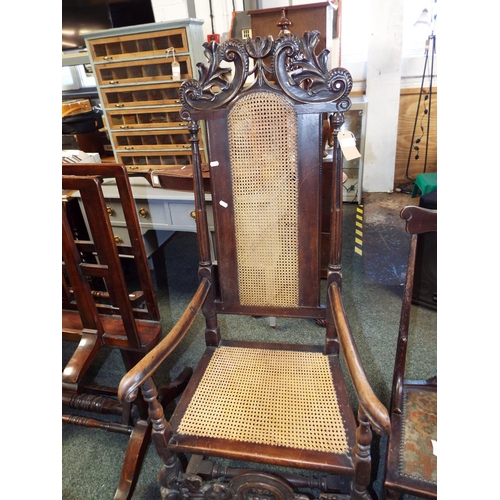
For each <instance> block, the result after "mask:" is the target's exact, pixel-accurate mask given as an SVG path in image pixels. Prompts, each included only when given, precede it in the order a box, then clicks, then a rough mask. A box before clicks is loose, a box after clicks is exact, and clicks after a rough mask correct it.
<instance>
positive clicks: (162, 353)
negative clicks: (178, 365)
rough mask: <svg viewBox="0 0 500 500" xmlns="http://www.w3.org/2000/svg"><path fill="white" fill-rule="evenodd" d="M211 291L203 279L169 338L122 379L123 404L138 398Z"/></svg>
mask: <svg viewBox="0 0 500 500" xmlns="http://www.w3.org/2000/svg"><path fill="white" fill-rule="evenodd" d="M209 290H210V281H209V280H208V279H207V278H203V279H202V280H201V281H200V284H199V285H198V289H197V290H196V293H195V294H194V295H193V298H192V299H191V301H190V302H189V304H188V305H187V307H186V309H185V310H184V312H183V313H182V316H181V317H180V318H179V321H177V323H176V324H175V325H174V327H173V328H172V329H171V330H170V332H169V333H168V334H167V336H166V337H165V338H164V339H163V340H162V341H161V342H160V343H159V344H158V345H157V346H156V347H155V348H154V349H152V350H151V351H150V352H148V354H146V355H145V356H144V358H142V359H141V360H140V361H139V362H138V363H137V364H136V365H135V366H134V367H133V368H132V369H131V370H129V371H128V372H127V373H126V374H125V376H124V377H123V378H122V379H121V381H120V386H119V387H118V397H119V399H120V401H121V402H122V403H125V402H130V401H133V400H134V399H135V398H136V396H137V391H138V389H139V387H140V386H141V385H142V384H143V383H144V382H145V381H146V380H147V379H148V378H149V377H151V376H152V375H153V373H154V372H155V370H156V369H157V368H158V367H159V366H160V365H161V363H163V361H165V359H166V358H167V356H168V355H169V354H170V353H171V352H172V351H173V350H174V349H175V348H176V347H177V345H178V344H179V342H180V341H181V340H182V338H183V337H184V335H185V334H186V332H187V331H188V330H189V328H190V327H191V325H192V324H193V321H194V319H195V318H196V315H197V314H198V312H199V311H200V309H201V306H202V305H203V303H204V301H205V298H206V297H207V294H208V291H209Z"/></svg>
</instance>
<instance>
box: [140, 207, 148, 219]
mask: <svg viewBox="0 0 500 500" xmlns="http://www.w3.org/2000/svg"><path fill="white" fill-rule="evenodd" d="M139 215H140V216H141V217H144V218H146V217H149V212H148V211H147V210H146V209H145V208H141V209H140V210H139Z"/></svg>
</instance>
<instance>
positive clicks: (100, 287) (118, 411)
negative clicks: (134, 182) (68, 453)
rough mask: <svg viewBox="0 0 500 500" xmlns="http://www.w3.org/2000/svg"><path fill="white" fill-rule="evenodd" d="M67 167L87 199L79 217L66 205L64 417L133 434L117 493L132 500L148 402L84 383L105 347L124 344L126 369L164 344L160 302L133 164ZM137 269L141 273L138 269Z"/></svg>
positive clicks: (65, 182) (67, 180) (66, 185)
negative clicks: (117, 213)
mask: <svg viewBox="0 0 500 500" xmlns="http://www.w3.org/2000/svg"><path fill="white" fill-rule="evenodd" d="M62 172H63V176H62V187H63V189H64V190H67V191H66V192H73V193H78V198H77V197H73V199H72V203H73V204H74V203H75V202H78V200H80V202H81V203H79V206H80V207H81V211H80V217H78V218H77V217H76V216H75V212H77V210H76V207H74V206H73V207H72V209H71V210H70V215H71V216H70V217H68V210H67V206H66V205H67V202H66V201H63V210H62V229H63V231H62V255H63V303H62V305H63V309H62V333H63V339H65V340H70V341H73V342H76V343H77V346H76V349H75V351H74V353H73V355H72V356H71V358H70V359H69V361H68V362H67V364H66V366H65V368H64V370H63V376H62V379H63V380H62V387H63V395H62V401H63V406H65V407H67V408H71V414H63V422H65V423H69V424H73V425H81V426H85V427H91V428H98V429H104V430H107V431H112V432H118V433H122V434H125V435H127V436H129V440H128V445H127V450H126V452H125V457H124V459H123V467H122V473H121V476H120V478H119V479H118V478H117V483H118V486H117V490H116V494H115V499H116V500H118V499H120V500H125V499H130V498H131V496H132V493H133V490H134V487H135V484H136V481H137V478H138V475H139V471H140V468H141V465H142V461H143V458H144V455H145V453H146V450H147V447H148V444H149V442H150V436H151V430H152V426H151V423H150V421H149V418H148V414H147V406H146V405H145V403H144V401H143V399H142V398H139V399H137V400H136V402H135V403H134V404H133V405H132V404H131V403H120V402H119V401H118V399H117V388H116V387H114V388H113V387H111V388H107V387H100V386H95V385H90V384H89V382H88V381H87V382H86V383H85V384H84V383H83V381H84V377H85V376H86V375H87V373H88V371H89V368H90V367H91V366H92V363H93V361H94V360H95V358H96V356H97V354H98V353H99V352H100V351H101V348H102V347H104V346H107V347H111V348H117V349H119V350H120V353H121V355H122V358H123V361H124V364H125V369H126V370H129V369H131V368H132V367H133V366H134V365H135V364H136V363H137V361H138V360H140V359H142V358H143V356H144V355H145V354H146V353H147V352H149V351H150V350H151V349H152V348H153V347H154V346H156V345H157V344H158V342H159V340H160V338H161V324H160V315H159V310H158V304H157V302H156V297H155V295H154V291H153V282H152V279H151V274H150V271H149V267H148V262H147V259H146V252H145V249H144V242H143V240H142V234H141V231H140V227H139V221H138V217H137V213H136V207H135V203H134V199H133V196H132V191H131V188H130V184H129V181H128V177H127V171H126V169H125V168H124V167H123V166H121V165H117V164H107V165H102V164H79V165H67V164H63V166H62ZM103 178H112V179H114V181H115V182H116V185H117V187H118V190H119V195H120V201H121V205H122V209H123V213H124V217H125V221H126V224H127V230H128V234H129V237H130V242H131V244H130V245H126V244H117V243H116V242H115V240H114V237H113V233H112V230H111V224H110V221H109V215H108V213H107V207H106V203H105V200H104V197H103V193H102V189H101V183H102V181H103ZM75 220H78V222H79V223H78V225H75V223H74V222H75ZM82 221H85V224H84V225H85V227H84V228H82ZM125 256H126V257H125ZM121 259H126V260H127V269H128V273H125V272H124V270H123V266H122V260H121ZM132 264H133V265H132ZM132 268H133V270H134V272H135V273H136V276H133V275H132V274H131V272H132ZM128 276H133V281H134V283H131V282H130V279H129V281H127V277H128ZM132 285H134V288H131V287H132ZM186 375H187V374H184V375H183V382H182V383H181V382H179V381H176V382H175V383H173V384H172V386H171V387H164V388H162V389H161V391H162V395H163V396H164V397H165V401H164V402H165V403H167V402H170V401H171V400H172V399H173V398H175V397H176V396H177V395H178V394H179V392H181V391H182V389H183V388H184V386H185V385H186V383H187V380H186ZM87 378H88V377H85V380H86V379H87ZM82 412H83V413H82ZM89 412H94V413H97V414H108V415H116V416H117V417H119V418H118V421H117V422H110V421H109V420H105V421H104V420H99V419H98V418H89V417H88V413H89ZM96 459H98V452H96Z"/></svg>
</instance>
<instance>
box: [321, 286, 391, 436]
mask: <svg viewBox="0 0 500 500" xmlns="http://www.w3.org/2000/svg"><path fill="white" fill-rule="evenodd" d="M328 300H329V301H330V305H331V310H332V313H333V320H334V323H335V328H336V329H337V334H338V336H339V340H340V345H341V348H342V352H343V354H344V358H345V361H346V364H347V369H348V370H349V375H350V376H351V379H352V382H353V384H354V389H355V390H356V394H357V396H358V400H359V403H360V405H361V408H362V410H363V411H364V412H365V414H366V416H367V417H368V419H369V420H370V423H371V425H372V427H373V429H374V430H375V431H376V432H378V433H380V434H388V433H389V431H390V426H391V423H390V419H389V413H388V411H387V408H386V407H385V406H384V405H383V404H382V403H381V402H380V400H379V399H378V398H377V396H376V395H375V393H374V392H373V389H372V388H371V386H370V383H369V382H368V379H367V378H366V374H365V371H364V369H363V366H362V363H361V358H360V357H359V354H358V350H357V348H356V344H355V342H354V338H353V336H352V333H351V329H350V328H349V324H348V322H347V317H346V314H345V310H344V306H343V303H342V296H341V294H340V289H339V287H338V284H337V283H332V284H331V285H330V287H329V288H328Z"/></svg>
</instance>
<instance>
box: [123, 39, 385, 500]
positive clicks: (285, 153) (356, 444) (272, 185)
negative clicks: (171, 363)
mask: <svg viewBox="0 0 500 500" xmlns="http://www.w3.org/2000/svg"><path fill="white" fill-rule="evenodd" d="M318 36H319V33H318V32H306V33H305V34H304V36H303V37H302V38H299V37H297V36H295V35H293V34H291V33H290V32H282V33H281V35H280V37H278V39H276V40H273V39H272V38H271V37H267V38H260V37H257V38H255V39H248V40H247V41H246V42H244V43H243V42H241V41H239V40H236V39H233V40H228V41H227V42H224V43H223V44H222V45H219V44H217V43H216V42H214V41H212V42H210V43H206V44H204V47H205V54H206V56H207V58H208V64H207V65H203V64H199V65H198V66H199V73H200V78H199V80H198V81H196V80H187V81H185V82H184V83H183V84H182V86H181V90H180V99H181V102H182V104H183V107H182V111H181V116H182V118H183V119H184V120H186V122H187V123H188V127H189V129H190V132H191V144H192V152H193V160H194V180H195V184H194V191H195V204H196V211H195V212H196V213H195V215H196V224H197V235H198V246H199V278H200V284H199V287H198V290H197V291H196V293H195V295H194V296H193V298H192V300H191V302H190V303H189V305H188V306H187V308H186V310H185V312H184V313H183V315H182V316H181V318H180V319H179V321H178V322H177V324H176V325H175V327H174V328H173V329H172V330H171V332H170V333H168V334H167V335H166V337H165V339H164V340H162V341H161V342H160V344H159V345H158V346H157V347H156V348H154V349H153V350H152V351H151V353H149V354H147V355H146V356H145V357H144V359H143V360H141V361H140V362H139V363H138V364H137V365H136V366H135V367H134V368H132V369H131V370H130V371H129V372H128V373H127V374H126V375H125V376H124V377H123V379H122V381H121V383H120V387H119V396H120V399H121V401H132V400H133V399H134V397H135V395H136V393H137V390H138V389H141V391H142V392H143V394H145V395H146V394H147V395H148V402H149V411H150V415H151V418H152V420H153V429H154V430H153V438H154V441H155V445H156V449H157V451H158V454H159V456H160V457H161V458H162V460H163V466H162V469H161V470H160V473H159V481H160V485H161V492H162V495H163V496H164V497H169V498H170V496H172V498H173V497H174V496H178V495H181V496H185V497H186V496H187V497H198V496H199V495H201V494H202V495H203V496H204V497H205V498H208V497H215V498H236V497H238V498H242V497H246V496H249V495H250V496H252V498H271V497H272V498H276V499H285V498H286V499H289V498H290V499H291V498H299V497H297V495H302V494H303V491H304V489H311V488H312V489H314V490H315V491H316V490H318V491H319V492H320V493H319V494H327V495H330V494H331V495H335V498H338V499H342V498H353V499H365V500H366V499H369V498H370V495H369V492H368V489H369V484H370V476H371V472H370V470H371V460H370V444H371V440H372V429H373V430H374V431H375V432H378V433H382V434H383V433H387V432H388V430H389V418H388V412H387V410H386V408H385V407H384V406H383V405H382V404H381V402H380V401H379V400H378V398H377V397H376V395H375V394H374V392H373V390H372V389H371V387H370V384H369V382H368V380H367V378H366V376H365V374H364V370H363V367H362V360H361V358H360V356H359V353H358V352H357V349H356V345H355V343H354V338H353V334H352V332H351V330H350V328H349V324H348V321H347V317H346V315H345V311H344V307H343V304H342V295H341V284H342V266H341V248H342V161H341V160H342V159H341V152H340V148H339V145H338V140H337V134H338V131H339V130H340V127H341V126H342V123H343V112H344V111H346V110H348V109H349V107H350V99H349V92H350V90H351V87H352V78H351V76H350V74H349V72H348V71H347V70H345V69H344V68H335V69H332V70H330V71H328V70H327V69H326V62H325V61H326V56H327V52H322V53H321V54H316V53H315V48H316V46H317V43H318ZM250 59H252V60H253V63H254V64H253V68H254V69H253V70H252V73H250V70H249V68H250V67H251V65H250ZM223 62H224V64H222V63H223ZM250 74H252V76H253V79H252V80H253V81H252V82H250V79H249V78H248V77H249V76H250ZM325 113H328V114H331V115H332V123H333V125H334V146H333V181H332V184H331V186H330V187H331V200H332V205H331V212H330V235H331V240H330V242H329V245H328V248H327V249H325V248H322V246H321V245H322V244H321V214H322V212H321V211H322V189H323V183H322V180H323V176H322V174H323V170H322V161H323V144H322V118H323V116H324V114H325ZM201 120H203V121H204V123H205V125H206V136H207V146H208V153H209V160H210V161H209V163H210V188H211V190H210V198H211V206H212V211H213V220H214V232H213V234H212V233H209V230H208V225H207V213H206V206H205V191H204V185H203V176H202V168H201V164H200V156H199V137H198V132H199V128H200V125H199V124H200V121H201ZM159 177H160V178H161V174H159ZM211 243H213V246H214V249H215V251H214V258H212V256H211V253H210V244H211ZM322 253H323V254H325V253H326V254H327V255H329V265H328V271H327V278H326V280H323V281H322V279H321V255H322ZM199 311H201V312H202V313H203V315H204V318H205V344H206V347H205V351H204V354H203V355H202V357H201V359H200V360H199V363H198V364H197V366H196V368H195V370H194V373H193V376H192V377H191V379H190V381H189V383H188V385H187V387H186V389H185V390H184V392H183V393H182V395H181V396H180V398H179V401H178V403H177V405H176V407H175V410H174V412H173V414H172V416H171V418H170V420H169V421H167V420H166V418H165V416H164V414H163V411H162V408H161V407H160V405H158V404H157V403H156V401H155V398H154V394H155V385H154V382H153V380H152V376H153V374H154V373H155V371H156V369H157V368H158V367H159V366H160V365H161V363H162V362H163V361H164V360H165V359H166V358H167V357H168V356H169V354H170V353H171V352H172V351H173V350H174V349H175V347H176V346H177V345H178V344H179V342H180V341H181V340H182V338H183V336H184V335H185V334H186V332H187V331H188V330H189V328H190V327H191V325H192V323H193V321H194V318H195V316H196V314H197V313H198V312H199ZM221 315H239V316H241V317H242V319H243V318H244V317H248V318H247V319H248V321H246V322H244V323H241V325H242V326H241V327H240V328H239V329H238V331H233V332H227V333H229V334H226V332H221V327H220V325H219V321H218V318H219V316H221ZM256 316H263V317H272V318H278V320H277V321H278V324H279V322H280V320H279V318H281V317H286V318H292V319H293V320H294V321H295V322H296V323H297V324H298V326H299V327H300V328H304V329H310V328H315V329H317V331H318V334H319V336H320V337H322V340H321V341H320V342H319V343H318V344H317V345H305V344H301V343H300V342H298V343H293V342H292V340H291V336H290V335H289V332H287V331H286V329H283V331H282V329H281V328H280V327H278V328H276V329H272V328H270V329H269V338H268V339H265V341H264V340H262V341H255V340H250V339H251V337H252V331H251V329H252V326H251V321H252V319H253V317H256ZM319 325H320V326H319ZM340 350H342V352H343V355H344V359H345V361H346V365H347V371H348V373H349V376H350V377H351V383H352V387H353V388H354V392H355V393H356V396H354V397H357V400H358V405H357V406H356V407H355V408H353V407H352V406H351V404H350V395H349V391H348V388H347V383H346V380H345V378H344V374H343V370H342V367H341V363H340ZM153 416H154V419H153ZM356 416H357V418H356ZM184 454H186V455H188V456H189V463H188V465H187V467H186V469H184V468H183V467H182V465H181V464H182V460H181V458H180V457H181V456H182V455H184ZM300 498H302V497H300ZM332 498H334V497H333V496H332Z"/></svg>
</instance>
